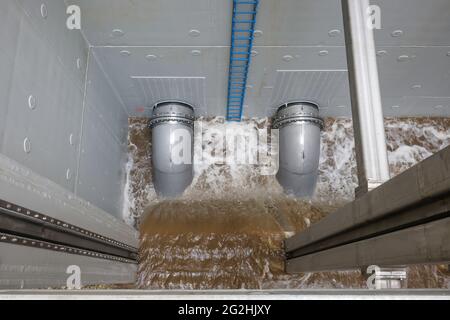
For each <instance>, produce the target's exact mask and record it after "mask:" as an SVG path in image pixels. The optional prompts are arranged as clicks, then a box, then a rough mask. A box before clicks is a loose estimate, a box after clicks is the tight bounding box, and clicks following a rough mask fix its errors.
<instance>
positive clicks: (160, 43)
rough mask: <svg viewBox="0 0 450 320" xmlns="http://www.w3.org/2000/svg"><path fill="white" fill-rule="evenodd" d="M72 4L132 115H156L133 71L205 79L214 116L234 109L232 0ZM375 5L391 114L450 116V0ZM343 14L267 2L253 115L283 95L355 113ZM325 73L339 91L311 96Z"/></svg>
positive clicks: (83, 0)
mask: <svg viewBox="0 0 450 320" xmlns="http://www.w3.org/2000/svg"><path fill="white" fill-rule="evenodd" d="M70 2H71V3H77V4H79V5H80V6H81V8H82V11H83V14H84V23H85V29H84V32H85V34H86V37H87V39H88V40H89V41H90V42H91V44H92V45H93V46H94V47H95V50H96V51H97V52H99V60H100V61H101V63H102V64H103V65H104V66H105V70H106V71H107V73H108V74H109V75H110V78H111V80H112V82H113V84H114V86H115V87H116V89H117V92H118V93H119V94H120V95H121V97H122V98H123V100H124V103H125V105H126V107H127V109H128V110H129V112H130V114H133V115H143V116H150V111H149V110H146V111H144V112H142V110H143V108H142V107H146V106H148V105H147V99H146V97H145V95H144V93H143V92H142V90H135V89H134V88H133V76H141V77H159V78H164V77H204V78H205V92H206V97H205V99H206V106H207V108H206V114H207V115H209V116H217V115H219V116H225V113H226V97H227V90H226V87H227V75H228V62H229V51H230V37H231V28H230V21H231V16H232V1H231V0H230V1H224V0H190V1H184V0H176V1H175V0H172V1H166V0H154V1H148V0H134V1H133V2H132V3H131V2H129V1H123V0H71V1H70ZM371 3H372V4H376V5H379V6H380V8H381V14H382V16H381V19H382V20H381V27H382V28H381V29H380V30H376V31H375V41H376V45H377V54H378V55H377V59H378V63H379V73H380V85H381V94H382V102H383V111H384V114H385V115H386V116H427V115H428V116H449V115H450V94H449V92H450V73H449V72H450V70H449V69H448V66H449V61H450V58H449V56H450V53H449V52H450V36H449V34H450V33H449V32H448V30H450V19H448V12H449V10H450V2H449V1H448V0H429V1H423V0H373V1H371ZM124 13H126V14H124ZM342 21H343V20H342V13H341V7H340V1H339V0H302V1H299V0H279V1H274V0H260V5H259V9H258V21H257V23H256V26H255V27H256V30H255V33H254V38H255V39H254V41H255V42H254V47H253V50H252V53H251V55H252V64H251V67H250V71H249V78H248V82H247V90H246V99H245V102H244V116H247V117H264V116H272V115H273V114H274V111H275V110H274V108H276V107H277V106H278V105H279V103H284V102H286V101H289V100H292V99H294V100H297V101H298V100H308V99H307V98H309V100H321V101H316V102H320V103H319V104H320V107H321V115H322V116H350V115H351V112H350V95H349V89H348V80H347V77H343V78H342V77H341V76H340V75H339V70H344V71H346V69H347V63H346V58H345V45H344V32H343V24H342ZM286 71H287V72H286ZM318 79H321V80H323V81H325V82H321V84H323V83H327V86H329V87H330V88H331V89H332V90H330V92H327V91H326V89H327V87H326V86H323V87H322V89H324V90H322V91H321V90H316V91H314V90H309V91H308V94H307V96H305V94H304V92H305V90H304V88H307V87H310V88H314V87H316V86H317V81H316V80H318ZM303 80H305V81H306V83H305V82H302V81H303ZM152 85H153V84H152ZM311 98H314V99H311ZM323 98H325V101H324V102H322V100H323ZM180 100H184V99H180ZM196 114H201V113H200V112H197V110H196Z"/></svg>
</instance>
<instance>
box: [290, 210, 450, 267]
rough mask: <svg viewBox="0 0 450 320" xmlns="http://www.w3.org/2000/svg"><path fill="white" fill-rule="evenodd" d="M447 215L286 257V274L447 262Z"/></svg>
mask: <svg viewBox="0 0 450 320" xmlns="http://www.w3.org/2000/svg"><path fill="white" fill-rule="evenodd" d="M449 239H450V218H447V219H444V220H438V221H435V222H431V223H427V224H424V225H421V226H417V227H413V228H408V229H405V230H401V231H398V232H394V233H390V234H387V235H384V236H381V237H376V238H372V239H368V240H364V241H360V242H356V243H352V244H348V245H345V246H341V247H337V248H334V249H330V250H325V251H321V252H318V253H314V254H311V255H307V256H304V257H300V258H295V259H291V260H288V262H287V264H286V270H287V272H289V273H296V272H309V271H327V270H350V269H357V268H361V267H364V266H370V265H379V266H396V265H403V264H423V263H434V264H439V263H445V262H448V261H450V242H449V241H448V240H449Z"/></svg>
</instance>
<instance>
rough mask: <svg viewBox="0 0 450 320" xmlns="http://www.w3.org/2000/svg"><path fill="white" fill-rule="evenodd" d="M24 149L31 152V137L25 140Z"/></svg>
mask: <svg viewBox="0 0 450 320" xmlns="http://www.w3.org/2000/svg"><path fill="white" fill-rule="evenodd" d="M23 151H25V153H30V152H31V142H30V139H29V138H25V139H24V140H23Z"/></svg>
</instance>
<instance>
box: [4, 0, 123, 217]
mask: <svg viewBox="0 0 450 320" xmlns="http://www.w3.org/2000/svg"><path fill="white" fill-rule="evenodd" d="M66 7H67V5H66V2H65V1H64V0H48V1H45V2H40V1H34V0H5V1H2V2H1V3H0V9H1V10H0V40H1V41H2V46H1V47H0V66H1V70H2V72H1V73H0V112H1V113H2V117H0V152H1V153H2V154H3V155H5V156H7V157H9V158H11V159H13V160H15V161H17V162H18V163H20V164H21V165H24V166H26V167H27V168H29V169H31V170H33V171H34V172H35V173H37V174H39V175H40V176H43V177H46V178H48V179H50V180H52V181H53V182H55V183H57V184H58V185H59V186H61V187H63V188H65V189H66V190H68V191H70V192H74V193H76V194H81V195H83V196H84V198H85V199H86V200H88V201H90V202H91V203H92V204H94V205H97V206H100V207H102V208H103V209H105V210H106V211H108V212H109V213H111V214H113V215H115V216H117V217H119V216H120V211H121V209H122V203H121V199H122V188H123V184H124V179H123V173H122V171H123V170H124V167H125V166H124V163H125V156H126V150H125V148H123V144H124V143H125V141H126V135H127V118H128V114H127V112H126V110H125V108H124V105H123V103H122V101H121V98H120V96H119V95H118V94H117V93H116V91H115V89H114V88H113V87H112V86H111V83H110V80H109V79H108V77H107V76H106V74H105V72H104V70H103V69H102V68H101V66H100V65H99V64H98V63H97V60H96V58H95V55H92V57H91V59H90V66H89V70H90V72H89V75H87V74H86V72H87V69H88V66H87V64H88V55H89V45H88V43H87V42H86V41H85V39H84V38H83V35H82V33H81V32H80V31H78V30H69V29H68V28H67V27H66V19H67V15H66ZM86 79H88V82H87V83H86ZM99 137H101V139H100V138H99ZM83 150H84V151H85V152H84V153H83V152H82V151H83ZM86 150H89V152H86ZM99 159H101V160H99ZM86 176H88V178H86V179H85V178H84V177H86ZM80 177H81V179H82V180H84V182H86V184H83V185H82V184H79V181H78V179H79V178H80ZM90 182H92V183H90ZM94 182H95V183H94ZM93 189H94V191H93ZM18 204H22V203H21V202H20V201H19V203H18Z"/></svg>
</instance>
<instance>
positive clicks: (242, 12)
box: [234, 11, 256, 14]
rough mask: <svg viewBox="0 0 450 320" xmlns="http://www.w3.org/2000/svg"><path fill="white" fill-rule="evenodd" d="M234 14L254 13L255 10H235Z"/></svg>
mask: <svg viewBox="0 0 450 320" xmlns="http://www.w3.org/2000/svg"><path fill="white" fill-rule="evenodd" d="M234 13H235V14H256V11H235V12H234Z"/></svg>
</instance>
